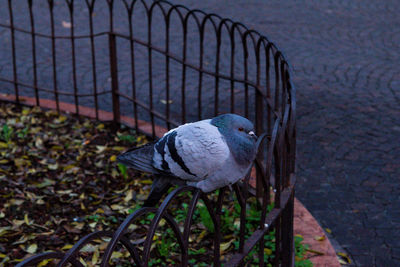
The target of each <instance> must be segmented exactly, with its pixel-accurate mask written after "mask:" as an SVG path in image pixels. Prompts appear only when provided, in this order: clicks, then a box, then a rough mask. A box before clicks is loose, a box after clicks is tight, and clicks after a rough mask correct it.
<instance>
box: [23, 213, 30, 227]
mask: <svg viewBox="0 0 400 267" xmlns="http://www.w3.org/2000/svg"><path fill="white" fill-rule="evenodd" d="M24 221H25V223H26V225H30V222H29V219H28V214H25V216H24Z"/></svg>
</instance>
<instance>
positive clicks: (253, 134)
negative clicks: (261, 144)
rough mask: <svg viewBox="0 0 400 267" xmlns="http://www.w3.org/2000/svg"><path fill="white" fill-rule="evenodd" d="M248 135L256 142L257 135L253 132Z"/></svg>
mask: <svg viewBox="0 0 400 267" xmlns="http://www.w3.org/2000/svg"><path fill="white" fill-rule="evenodd" d="M249 135H250V136H251V137H253V138H254V139H256V140H257V138H258V137H257V135H256V134H255V133H254V132H253V131H250V132H249Z"/></svg>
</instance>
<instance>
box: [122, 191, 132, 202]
mask: <svg viewBox="0 0 400 267" xmlns="http://www.w3.org/2000/svg"><path fill="white" fill-rule="evenodd" d="M132 198H133V190H132V189H131V190H129V191H128V194H126V196H125V198H124V201H125V202H129V201H130V200H132Z"/></svg>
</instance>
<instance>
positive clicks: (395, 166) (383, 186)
mask: <svg viewBox="0 0 400 267" xmlns="http://www.w3.org/2000/svg"><path fill="white" fill-rule="evenodd" d="M5 2H6V1H5V0H1V5H2V6H6V5H5V4H6V3H5ZM172 2H173V3H181V4H184V5H186V6H188V7H189V8H198V9H202V10H204V11H205V12H208V13H216V14H219V15H221V16H222V17H229V18H233V19H234V20H237V21H240V22H243V23H244V24H245V25H246V26H248V27H249V28H252V29H255V30H257V31H259V32H261V33H262V34H264V35H266V36H267V37H268V38H269V39H270V40H272V41H273V42H274V43H276V44H277V45H278V47H279V48H280V49H281V50H282V51H283V52H284V53H285V56H286V58H287V59H288V61H289V63H290V64H291V66H292V67H293V77H292V78H293V81H294V84H295V85H296V88H297V109H298V111H297V112H298V113H297V114H298V160H297V166H298V169H297V175H298V179H299V182H298V186H297V197H298V198H299V199H300V200H301V201H302V202H303V203H304V204H305V206H306V207H307V208H308V209H309V210H310V211H311V213H312V214H313V215H314V216H315V217H316V218H317V219H318V221H319V222H320V223H321V224H322V226H323V227H327V228H330V229H331V230H332V235H333V237H334V238H335V239H336V240H337V241H338V243H339V244H340V245H341V247H342V248H344V249H345V250H346V251H347V252H348V253H349V254H350V255H351V258H352V259H353V261H354V263H353V264H354V265H355V266H400V105H399V104H400V66H399V62H400V16H399V15H398V14H400V2H399V1H395V0H389V1H377V0H376V1H372V0H364V1H362V0H338V1H329V0H315V1H278V0H274V1H261V0H258V1H255V0H253V1H249V0H247V1H245V0H240V1H239V0H236V1H210V0H202V1H195V0H190V1H189V0H188V1H172ZM4 12H7V10H6V9H2V10H0V23H1V22H3V23H6V20H7V18H6V16H5V15H4V14H6V13H4ZM96 12H97V18H100V20H99V19H98V27H100V26H101V23H102V21H101V14H102V12H104V10H101V9H98V10H97V11H96ZM64 15H65V14H64ZM60 16H61V15H60ZM16 19H17V20H18V17H17V18H16ZM42 19H43V20H48V17H46V16H45V15H43V17H42ZM80 20H85V16H84V15H82V16H81V17H80V18H77V19H76V21H77V23H79V21H80ZM38 21H39V22H40V18H39V19H38ZM19 22H20V23H22V24H23V23H25V25H29V24H26V23H27V22H26V21H25V22H24V18H19ZM39 22H38V27H39V28H40V23H39ZM57 25H58V27H59V28H57V29H58V30H59V31H61V32H62V31H66V30H67V29H65V27H64V28H63V27H61V26H60V25H61V23H57ZM116 25H117V27H120V29H124V25H123V22H121V23H119V24H118V23H117V24H116ZM43 31H48V29H46V28H45V27H44V28H43ZM83 33H84V32H82V33H81V34H83ZM16 38H17V39H18V38H20V39H19V40H24V38H26V37H23V36H16ZM99 38H102V37H99ZM29 41H30V39H29ZM105 41H106V39H105ZM82 42H83V41H82ZM9 45H10V37H9V31H7V30H6V29H3V28H0V47H1V52H0V76H7V77H11V76H10V74H11V73H12V69H11V65H10V63H9V62H10V50H9V47H10V46H9ZM79 45H81V46H82V48H81V49H80V50H79V51H78V53H81V55H80V56H79V57H78V61H80V62H82V64H81V67H79V68H81V69H79V74H80V75H79V77H78V83H79V84H85V83H89V82H90V81H91V78H92V77H91V72H90V71H89V70H88V69H87V68H86V69H85V67H84V66H85V65H87V64H85V62H90V54H89V52H88V51H89V50H85V47H87V45H88V44H87V43H84V42H83V43H82V44H78V46H79ZM120 45H122V46H123V45H124V44H120ZM125 45H126V44H125ZM38 47H39V48H38V49H39V50H40V53H43V54H45V55H47V56H44V57H41V60H42V61H41V65H40V66H41V68H43V69H40V73H39V74H40V75H43V77H42V78H43V79H41V82H42V83H43V84H42V86H48V87H51V86H52V83H51V79H49V78H47V79H46V77H48V76H49V75H51V69H49V66H50V64H49V63H51V57H50V55H51V53H50V52H51V47H50V46H49V44H48V42H47V43H45V42H43V44H39V45H38ZM7 49H8V50H7ZM18 49H19V54H20V55H24V56H23V57H22V58H21V57H20V58H19V61H18V64H19V65H20V68H19V76H20V77H22V79H24V77H25V76H27V77H28V76H29V77H30V76H31V75H32V68H31V67H29V66H30V63H29V60H30V59H29V51H25V50H23V46H22V47H20V48H18ZM96 49H98V51H99V53H102V51H103V52H104V51H107V49H108V47H107V43H106V42H105V45H104V46H101V45H99V46H98V47H96ZM24 53H25V54H24ZM60 53H61V54H62V53H65V58H66V59H68V60H69V61H68V62H70V56H69V53H70V51H68V50H65V51H60ZM104 53H106V52H104ZM137 53H138V55H139V56H138V61H140V55H145V54H146V50H143V51H137ZM60 57H61V58H62V56H60ZM25 58H26V60H25ZM107 60H108V59H107V58H106V57H105V58H103V59H102V58H99V59H98V71H99V73H100V74H99V76H98V86H99V91H100V90H102V89H104V88H107V87H108V86H109V82H110V81H109V79H110V78H109V70H108V69H107V68H108V67H107ZM4 62H8V63H4ZM65 62H66V61H65ZM103 63H104V64H103ZM24 66H25V67H24ZM160 67H162V66H160ZM59 68H60V70H62V72H64V73H65V75H61V77H59V79H60V80H62V79H65V83H62V82H60V84H61V85H60V86H61V87H63V88H69V87H72V84H71V80H72V79H71V77H72V76H71V75H72V73H71V71H70V70H68V68H67V67H65V68H64V69H63V62H60V63H59ZM171 68H174V66H171ZM177 68H178V67H177ZM124 71H125V70H124V69H120V73H121V75H120V80H121V84H128V85H129V75H128V74H129V73H125V72H124ZM146 74H147V73H146V71H145V70H144V72H143V73H141V76H143V77H144V76H146ZM46 75H47V76H46ZM188 75H189V79H191V78H190V74H188ZM159 78H160V77H159ZM161 78H162V77H161ZM193 79H194V78H193ZM177 81H178V80H177ZM146 82H147V81H146V79H143V81H138V88H139V90H140V88H141V86H143V84H145V83H146ZM205 83H206V84H207V81H205ZM79 84H78V85H79ZM0 85H1V86H2V88H4V89H2V90H4V92H12V89H13V88H12V87H10V86H9V85H7V84H6V83H1V82H0ZM210 85H212V80H210ZM122 86H123V85H122ZM177 86H178V85H177ZM21 90H24V88H22V89H21ZM122 90H123V88H122ZM25 91H26V92H28V89H25ZM42 96H46V95H45V94H44V95H42ZM193 97H195V96H193ZM204 97H207V96H204ZM162 98H163V96H159V99H157V102H158V101H160V100H162ZM189 99H190V96H189ZM194 99H195V98H193V101H194ZM62 100H63V101H73V99H72V98H68V97H64V98H63V99H62ZM174 101H175V100H174ZM205 102H206V101H205ZM109 105H110V98H109V97H106V96H104V97H103V98H101V99H100V107H102V108H103V109H109ZM161 111H162V110H161ZM177 112H178V113H179V111H177ZM204 115H205V116H206V115H208V114H204Z"/></svg>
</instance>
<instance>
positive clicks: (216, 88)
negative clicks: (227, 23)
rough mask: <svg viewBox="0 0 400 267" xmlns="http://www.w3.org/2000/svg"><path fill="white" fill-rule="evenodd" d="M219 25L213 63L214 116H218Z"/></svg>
mask: <svg viewBox="0 0 400 267" xmlns="http://www.w3.org/2000/svg"><path fill="white" fill-rule="evenodd" d="M221 27H222V26H221V25H220V26H219V27H218V32H217V52H216V61H215V93H214V101H215V102H214V116H217V115H218V102H219V99H218V98H219V58H220V53H221Z"/></svg>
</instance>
